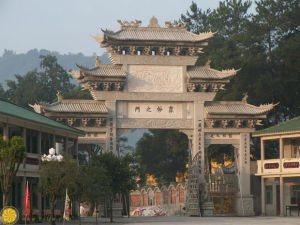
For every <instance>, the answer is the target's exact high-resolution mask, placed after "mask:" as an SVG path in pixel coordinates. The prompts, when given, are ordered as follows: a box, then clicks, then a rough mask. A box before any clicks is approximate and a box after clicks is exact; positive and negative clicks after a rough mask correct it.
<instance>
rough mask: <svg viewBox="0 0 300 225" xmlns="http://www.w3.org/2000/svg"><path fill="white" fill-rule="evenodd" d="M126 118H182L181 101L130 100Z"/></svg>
mask: <svg viewBox="0 0 300 225" xmlns="http://www.w3.org/2000/svg"><path fill="white" fill-rule="evenodd" d="M128 118H165V119H174V118H178V119H181V118H182V104H181V103H160V102H150V103H142V102H130V103H128Z"/></svg>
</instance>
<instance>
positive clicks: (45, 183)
mask: <svg viewBox="0 0 300 225" xmlns="http://www.w3.org/2000/svg"><path fill="white" fill-rule="evenodd" d="M78 174H79V167H78V164H77V161H76V160H75V159H73V157H72V156H71V155H69V154H64V155H63V160H62V161H44V162H42V163H41V167H40V179H39V189H40V191H41V193H42V195H43V196H45V197H46V196H48V197H49V202H50V218H49V224H50V225H54V224H55V220H54V208H55V204H56V202H57V200H62V199H63V198H64V196H65V192H66V189H67V188H68V189H69V190H70V194H73V191H74V190H75V189H76V180H77V179H78V176H79V175H78Z"/></svg>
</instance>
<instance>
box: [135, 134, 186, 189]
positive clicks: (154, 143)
mask: <svg viewBox="0 0 300 225" xmlns="http://www.w3.org/2000/svg"><path fill="white" fill-rule="evenodd" d="M135 155H136V161H137V163H138V165H139V176H140V177H141V178H142V180H141V182H144V181H145V174H151V175H154V176H155V178H157V179H158V182H160V183H164V182H167V183H168V182H173V181H175V177H176V174H177V172H181V173H184V172H185V171H186V163H187V160H188V140H187V137H186V136H185V134H183V133H181V132H179V131H177V130H150V133H145V134H144V136H143V137H142V138H141V139H140V140H139V141H138V143H137V145H136V153H135ZM142 184H145V183H142Z"/></svg>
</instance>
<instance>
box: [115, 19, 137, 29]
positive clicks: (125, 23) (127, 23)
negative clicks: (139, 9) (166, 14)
mask: <svg viewBox="0 0 300 225" xmlns="http://www.w3.org/2000/svg"><path fill="white" fill-rule="evenodd" d="M117 22H118V23H119V24H120V25H121V27H122V28H123V27H139V26H140V25H141V23H142V21H141V20H135V21H126V20H124V21H121V20H117Z"/></svg>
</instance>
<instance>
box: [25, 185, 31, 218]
mask: <svg viewBox="0 0 300 225" xmlns="http://www.w3.org/2000/svg"><path fill="white" fill-rule="evenodd" d="M24 205H25V217H26V218H29V217H30V194H29V188H28V181H27V184H26V190H25V198H24Z"/></svg>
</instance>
